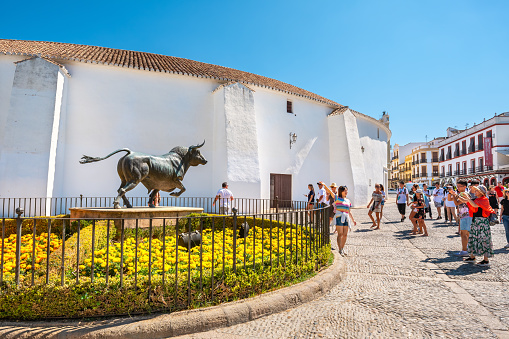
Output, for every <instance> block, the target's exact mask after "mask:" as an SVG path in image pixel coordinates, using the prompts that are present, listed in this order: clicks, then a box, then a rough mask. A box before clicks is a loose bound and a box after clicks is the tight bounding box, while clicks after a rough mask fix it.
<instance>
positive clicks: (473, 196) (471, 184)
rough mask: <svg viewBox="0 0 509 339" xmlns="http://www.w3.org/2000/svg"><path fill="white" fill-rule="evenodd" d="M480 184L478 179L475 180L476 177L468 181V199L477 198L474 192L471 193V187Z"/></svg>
mask: <svg viewBox="0 0 509 339" xmlns="http://www.w3.org/2000/svg"><path fill="white" fill-rule="evenodd" d="M480 184H481V182H480V181H479V180H477V179H473V180H472V181H470V188H469V190H470V193H469V194H470V199H472V200H475V199H477V197H476V196H475V194H474V193H472V187H474V186H479V185H480Z"/></svg>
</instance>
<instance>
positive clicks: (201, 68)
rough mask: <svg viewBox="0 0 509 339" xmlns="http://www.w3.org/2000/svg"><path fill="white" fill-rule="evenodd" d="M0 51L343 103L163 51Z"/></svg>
mask: <svg viewBox="0 0 509 339" xmlns="http://www.w3.org/2000/svg"><path fill="white" fill-rule="evenodd" d="M0 54H12V55H27V56H41V57H44V58H47V59H55V60H57V61H60V62H61V61H63V60H75V61H80V62H91V63H101V64H108V65H114V66H120V67H129V68H138V69H143V70H149V71H156V72H166V73H177V74H185V75H191V76H198V77H206V78H213V79H220V80H225V81H238V82H242V83H247V84H252V85H257V86H262V87H267V88H270V89H274V90H278V91H282V92H285V93H289V94H293V95H297V96H301V97H305V98H308V99H311V100H316V101H319V102H322V103H324V104H327V105H330V106H332V107H341V105H340V104H338V103H336V102H334V101H332V100H329V99H327V98H324V97H322V96H319V95H317V94H315V93H312V92H309V91H306V90H304V89H302V88H299V87H296V86H292V85H290V84H287V83H284V82H282V81H279V80H275V79H271V78H267V77H264V76H261V75H257V74H253V73H248V72H243V71H239V70H236V69H233V68H228V67H223V66H217V65H212V64H206V63H203V62H198V61H193V60H189V59H184V58H177V57H172V56H166V55H160V54H152V53H144V52H135V51H126V50H119V49H114V48H105V47H96V46H86V45H75V44H67V43H59V42H46V41H26V40H9V39H0Z"/></svg>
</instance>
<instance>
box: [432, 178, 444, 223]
mask: <svg viewBox="0 0 509 339" xmlns="http://www.w3.org/2000/svg"><path fill="white" fill-rule="evenodd" d="M443 202H444V190H443V188H441V187H440V184H439V183H438V182H436V183H435V190H434V191H433V203H434V204H435V207H436V209H437V213H438V217H437V220H440V219H442V206H443Z"/></svg>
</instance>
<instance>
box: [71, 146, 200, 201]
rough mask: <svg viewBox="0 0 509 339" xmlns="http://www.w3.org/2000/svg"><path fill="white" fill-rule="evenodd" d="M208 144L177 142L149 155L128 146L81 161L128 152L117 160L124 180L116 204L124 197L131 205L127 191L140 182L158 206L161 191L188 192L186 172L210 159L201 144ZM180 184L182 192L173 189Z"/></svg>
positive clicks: (87, 157)
mask: <svg viewBox="0 0 509 339" xmlns="http://www.w3.org/2000/svg"><path fill="white" fill-rule="evenodd" d="M204 144H205V141H203V143H202V144H201V145H196V146H190V147H189V148H186V147H182V146H177V147H174V148H173V149H172V150H171V151H170V152H168V153H166V154H163V155H159V156H158V155H149V154H144V153H140V152H132V151H131V150H129V149H128V148H123V149H119V150H116V151H115V152H113V153H110V154H108V155H107V156H105V157H103V158H99V157H96V158H95V157H89V156H87V155H84V156H83V157H82V158H81V160H80V163H81V164H88V163H91V162H96V161H101V160H104V159H107V158H109V157H111V156H112V155H113V154H116V153H119V152H127V154H126V155H124V156H123V157H122V158H120V160H119V161H118V164H117V172H118V176H119V177H120V180H121V181H122V183H121V184H120V188H119V189H118V191H117V192H118V196H117V197H116V198H115V200H114V201H113V207H114V208H120V205H119V202H120V198H122V199H123V201H124V204H125V205H126V206H127V207H129V208H130V207H132V206H131V204H130V203H129V200H127V198H126V196H125V194H126V193H127V192H129V191H130V190H132V189H133V188H135V187H136V186H137V185H138V184H139V183H140V182H141V183H142V184H143V186H145V187H146V188H147V189H148V192H149V193H150V195H149V201H148V204H149V206H150V207H155V205H154V198H155V196H156V194H157V192H159V191H164V192H170V195H172V196H175V197H178V196H180V195H181V194H182V193H184V192H185V190H186V188H185V187H184V185H182V180H183V179H184V175H185V174H186V172H187V170H188V169H189V167H190V166H198V165H205V164H206V163H207V160H205V158H204V157H203V155H201V153H200V150H199V148H200V147H202V146H203V145H204ZM176 188H178V189H180V191H179V192H173V190H175V189H176Z"/></svg>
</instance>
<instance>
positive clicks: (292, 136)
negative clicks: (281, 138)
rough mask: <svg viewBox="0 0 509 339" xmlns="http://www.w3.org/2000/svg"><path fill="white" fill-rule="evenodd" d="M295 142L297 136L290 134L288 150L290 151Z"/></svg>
mask: <svg viewBox="0 0 509 339" xmlns="http://www.w3.org/2000/svg"><path fill="white" fill-rule="evenodd" d="M296 142H297V134H295V133H291V132H290V149H292V144H295V143H296Z"/></svg>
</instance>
